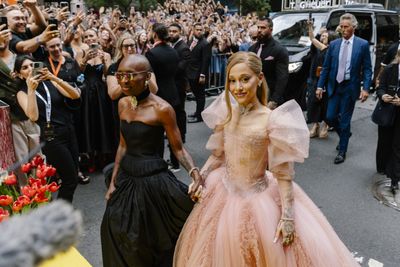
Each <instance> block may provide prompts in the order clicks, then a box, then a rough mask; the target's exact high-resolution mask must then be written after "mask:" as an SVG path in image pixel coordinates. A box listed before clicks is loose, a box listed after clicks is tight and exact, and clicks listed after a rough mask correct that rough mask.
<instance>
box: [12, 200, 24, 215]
mask: <svg viewBox="0 0 400 267" xmlns="http://www.w3.org/2000/svg"><path fill="white" fill-rule="evenodd" d="M22 208H23V205H22V202H21V201H18V200H17V201H14V203H13V205H12V210H13V211H14V212H19V211H20V210H22Z"/></svg>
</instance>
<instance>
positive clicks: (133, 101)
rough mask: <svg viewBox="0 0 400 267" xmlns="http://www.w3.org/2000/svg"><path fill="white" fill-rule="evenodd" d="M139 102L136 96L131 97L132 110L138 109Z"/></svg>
mask: <svg viewBox="0 0 400 267" xmlns="http://www.w3.org/2000/svg"><path fill="white" fill-rule="evenodd" d="M137 105H138V101H137V99H136V96H131V108H132V109H133V110H135V109H136V108H137Z"/></svg>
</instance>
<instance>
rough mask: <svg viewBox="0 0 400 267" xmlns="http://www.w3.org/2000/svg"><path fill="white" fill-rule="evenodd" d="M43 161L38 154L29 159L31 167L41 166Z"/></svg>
mask: <svg viewBox="0 0 400 267" xmlns="http://www.w3.org/2000/svg"><path fill="white" fill-rule="evenodd" d="M43 163H44V159H43V158H42V157H41V156H39V155H37V156H35V157H34V158H33V159H32V161H31V164H32V167H38V166H42V165H43Z"/></svg>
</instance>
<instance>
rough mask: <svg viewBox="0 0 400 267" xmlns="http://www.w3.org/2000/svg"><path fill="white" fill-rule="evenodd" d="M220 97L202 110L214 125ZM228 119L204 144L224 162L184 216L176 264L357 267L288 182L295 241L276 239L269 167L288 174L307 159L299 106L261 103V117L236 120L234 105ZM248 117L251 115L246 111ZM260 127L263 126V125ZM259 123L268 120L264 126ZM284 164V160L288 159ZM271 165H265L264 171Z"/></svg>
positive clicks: (219, 116) (221, 109)
mask: <svg viewBox="0 0 400 267" xmlns="http://www.w3.org/2000/svg"><path fill="white" fill-rule="evenodd" d="M226 110H227V109H226V105H225V100H224V96H223V95H221V96H220V97H219V98H218V99H216V100H215V101H214V102H213V103H212V104H211V105H210V106H209V107H208V108H207V109H206V110H205V111H204V112H203V114H202V115H203V119H204V121H205V122H206V124H207V125H208V126H209V127H210V128H213V129H214V128H215V126H216V125H217V124H220V123H221V122H223V121H224V120H225V119H226V114H227V111H226ZM232 113H233V114H232V120H231V121H230V122H229V124H228V125H226V126H225V127H224V128H223V130H222V131H215V132H214V134H213V135H211V137H210V140H209V141H208V143H207V148H208V149H210V150H212V151H214V152H215V151H218V150H219V151H220V152H223V153H222V154H223V157H224V164H222V166H221V167H219V168H217V169H215V170H213V171H212V172H210V174H209V175H208V176H207V178H206V181H205V188H204V190H203V195H202V199H201V202H199V203H197V204H196V205H195V207H194V209H193V211H192V213H191V214H190V216H189V218H188V219H187V221H186V224H185V226H184V228H183V230H182V232H181V234H180V237H179V240H178V242H177V245H176V248H175V255H174V266H176V267H192V266H196V267H201V266H204V267H214V266H215V267H228V266H229V267H243V266H270V267H284V266H301V267H322V266H323V267H330V266H332V267H338V266H340V267H345V266H359V264H358V263H357V262H356V261H355V259H354V258H353V256H352V254H351V253H350V252H349V250H348V249H347V248H346V247H345V245H344V244H343V243H342V241H341V240H340V239H339V237H338V236H337V235H336V233H335V231H334V230H333V228H332V227H331V225H330V224H329V222H328V221H327V220H326V218H325V217H324V215H323V214H322V213H321V211H320V210H319V209H318V207H317V206H316V205H315V204H314V203H313V202H312V201H311V199H310V198H309V197H308V196H307V195H306V194H305V193H304V192H303V191H302V189H301V188H300V187H299V186H298V185H296V184H295V183H294V184H293V195H294V204H293V209H294V214H295V215H294V222H295V229H296V238H295V241H294V242H293V243H292V244H291V245H290V246H289V247H283V245H282V238H281V237H280V238H279V240H278V242H276V243H274V242H273V240H274V236H275V232H276V227H277V225H278V222H279V220H280V218H281V204H280V203H281V200H280V195H279V187H278V184H277V180H276V178H275V177H274V175H273V173H279V174H281V173H284V172H286V174H288V175H289V177H293V175H294V171H293V164H290V166H291V167H290V168H288V169H287V170H282V169H279V166H282V165H281V164H282V163H285V162H291V163H293V162H303V161H304V158H306V157H308V147H309V131H308V129H307V125H306V123H305V120H304V116H303V114H302V111H301V109H300V107H299V106H298V105H297V104H296V102H295V101H289V102H287V103H285V104H283V105H282V106H280V107H278V108H277V109H275V110H274V111H271V110H269V109H267V108H265V113H266V116H264V117H263V118H265V119H266V120H267V122H266V123H264V124H263V123H259V121H254V122H253V123H251V124H247V125H246V126H245V127H243V126H241V125H240V123H239V120H240V117H242V116H252V114H251V112H250V113H248V114H247V115H246V114H245V115H239V114H240V112H239V109H238V106H237V105H234V106H233V111H232ZM250 121H251V117H250ZM260 125H261V126H260ZM262 125H266V126H265V127H264V126H262ZM286 166H287V165H286ZM265 170H270V171H271V172H270V171H265Z"/></svg>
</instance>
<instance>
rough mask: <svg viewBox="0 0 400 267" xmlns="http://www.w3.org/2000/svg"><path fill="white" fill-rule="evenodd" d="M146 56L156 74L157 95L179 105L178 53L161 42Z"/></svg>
mask: <svg viewBox="0 0 400 267" xmlns="http://www.w3.org/2000/svg"><path fill="white" fill-rule="evenodd" d="M146 57H147V59H148V60H149V61H150V64H151V68H152V69H153V72H154V75H155V76H156V80H157V86H158V91H157V95H158V96H159V97H161V98H162V99H164V100H165V101H167V102H168V103H169V104H170V105H171V106H173V107H174V106H177V105H179V103H180V100H179V95H178V90H177V88H176V84H175V75H176V72H177V70H178V64H179V57H178V53H177V52H176V51H175V49H173V48H172V47H170V46H169V45H167V44H165V43H160V44H158V45H157V46H155V47H154V48H152V49H150V50H149V51H147V53H146Z"/></svg>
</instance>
